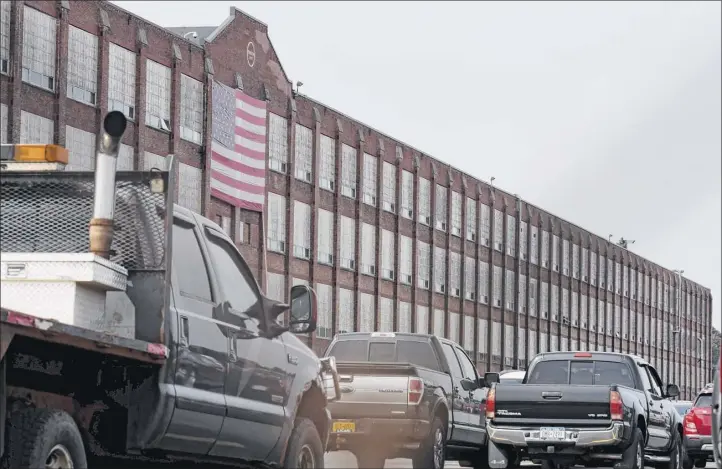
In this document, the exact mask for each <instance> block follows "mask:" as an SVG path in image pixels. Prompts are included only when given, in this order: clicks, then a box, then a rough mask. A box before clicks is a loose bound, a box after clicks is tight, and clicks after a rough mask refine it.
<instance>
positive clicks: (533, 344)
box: [527, 330, 537, 361]
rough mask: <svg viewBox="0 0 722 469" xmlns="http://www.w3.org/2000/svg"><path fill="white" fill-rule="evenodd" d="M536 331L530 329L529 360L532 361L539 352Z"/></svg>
mask: <svg viewBox="0 0 722 469" xmlns="http://www.w3.org/2000/svg"><path fill="white" fill-rule="evenodd" d="M536 334H537V333H536V331H531V330H530V331H529V347H527V360H528V361H531V360H532V359H533V358H534V357H535V356H536V354H537V347H536Z"/></svg>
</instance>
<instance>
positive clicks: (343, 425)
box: [333, 422, 356, 433]
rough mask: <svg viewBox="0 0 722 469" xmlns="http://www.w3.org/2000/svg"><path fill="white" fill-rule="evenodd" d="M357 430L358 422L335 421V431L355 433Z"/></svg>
mask: <svg viewBox="0 0 722 469" xmlns="http://www.w3.org/2000/svg"><path fill="white" fill-rule="evenodd" d="M355 431H356V422H333V432H334V433H353V432H355Z"/></svg>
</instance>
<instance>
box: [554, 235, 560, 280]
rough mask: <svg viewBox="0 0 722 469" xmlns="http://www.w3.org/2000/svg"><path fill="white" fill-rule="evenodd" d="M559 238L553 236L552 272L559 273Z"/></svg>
mask: <svg viewBox="0 0 722 469" xmlns="http://www.w3.org/2000/svg"><path fill="white" fill-rule="evenodd" d="M559 248H560V246H559V236H557V235H552V270H554V272H559Z"/></svg>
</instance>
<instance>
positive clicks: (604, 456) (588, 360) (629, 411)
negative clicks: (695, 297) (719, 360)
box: [486, 352, 684, 469]
mask: <svg viewBox="0 0 722 469" xmlns="http://www.w3.org/2000/svg"><path fill="white" fill-rule="evenodd" d="M487 380H489V381H494V379H493V376H491V375H489V376H488V377H487ZM678 395H679V389H678V387H677V386H676V385H674V384H668V385H666V386H663V385H662V381H661V380H660V378H659V374H658V373H657V371H656V370H655V369H654V368H653V367H652V366H651V365H650V364H649V363H647V362H646V361H644V360H643V359H642V358H640V357H637V356H633V355H627V354H621V353H607V352H553V353H543V354H540V355H538V356H536V357H535V358H534V359H533V360H532V362H531V363H530V366H529V370H528V371H527V375H526V377H525V379H524V382H523V384H522V385H521V386H520V385H512V384H506V383H498V384H495V385H493V387H492V388H491V390H490V391H489V393H488V396H487V401H486V421H487V432H488V437H489V449H488V453H489V465H490V467H492V468H495V469H502V468H506V467H507V466H509V465H510V464H509V462H510V461H517V460H519V459H521V460H524V459H531V460H539V461H541V462H542V466H543V467H546V468H559V467H571V466H573V465H575V464H586V465H594V466H609V467H611V466H614V465H616V464H618V463H620V462H621V463H622V465H623V466H624V467H628V468H631V469H643V466H644V463H645V460H646V461H648V462H649V463H652V464H660V465H663V466H664V467H666V468H669V469H680V467H681V462H682V461H683V459H684V458H683V453H684V447H683V445H682V419H681V418H680V416H679V414H677V412H676V411H675V410H674V406H673V405H672V402H671V401H670V398H674V397H676V396H678Z"/></svg>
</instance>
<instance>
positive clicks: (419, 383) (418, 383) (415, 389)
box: [408, 378, 424, 405]
mask: <svg viewBox="0 0 722 469" xmlns="http://www.w3.org/2000/svg"><path fill="white" fill-rule="evenodd" d="M423 396H424V381H423V380H422V379H421V378H409V389H408V404H409V405H418V404H419V403H420V402H421V398H422V397H423Z"/></svg>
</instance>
